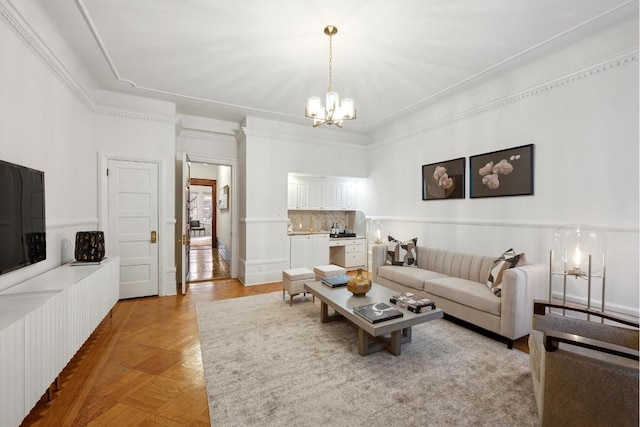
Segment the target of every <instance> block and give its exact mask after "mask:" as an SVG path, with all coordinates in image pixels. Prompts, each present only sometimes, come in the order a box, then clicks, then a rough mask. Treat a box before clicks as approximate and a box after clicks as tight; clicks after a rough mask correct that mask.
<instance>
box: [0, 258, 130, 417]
mask: <svg viewBox="0 0 640 427" xmlns="http://www.w3.org/2000/svg"><path fill="white" fill-rule="evenodd" d="M119 267H120V262H119V259H118V258H112V259H107V260H106V261H104V262H103V263H102V264H101V265H90V266H77V267H72V266H71V265H69V264H67V265H63V266H61V267H58V268H55V269H53V270H51V271H49V272H47V273H44V274H42V275H40V276H37V277H34V278H32V279H29V280H27V281H25V282H23V283H20V284H18V285H16V286H13V287H11V288H9V289H7V290H5V291H3V292H0V414H2V417H1V418H0V427H5V426H6V427H9V426H18V425H20V423H21V422H22V420H23V419H24V417H26V416H27V415H28V414H29V412H30V411H31V409H32V408H33V407H34V406H35V404H36V403H37V402H38V400H40V397H41V396H42V395H43V394H44V392H45V391H46V390H47V388H48V387H49V386H50V385H51V383H53V382H54V381H55V379H56V377H57V376H58V375H59V374H60V372H61V371H62V370H63V369H64V367H65V366H66V365H67V363H68V362H69V361H70V360H71V358H72V357H73V356H74V355H75V353H76V352H77V351H78V349H80V347H82V345H83V344H84V342H85V341H86V340H87V338H89V336H90V335H91V333H92V332H93V331H94V330H95V328H96V327H97V326H98V324H99V323H100V322H101V321H102V319H104V317H105V316H106V315H107V314H108V313H109V311H110V310H111V308H113V306H114V305H115V303H116V302H117V301H118V295H119V282H120V278H119V271H120V268H119Z"/></svg>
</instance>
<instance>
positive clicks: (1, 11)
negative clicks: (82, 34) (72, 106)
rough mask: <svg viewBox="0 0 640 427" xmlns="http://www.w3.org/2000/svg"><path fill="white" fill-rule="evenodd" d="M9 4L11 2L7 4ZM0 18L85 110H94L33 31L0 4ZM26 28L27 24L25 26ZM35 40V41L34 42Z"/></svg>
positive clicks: (88, 98)
mask: <svg viewBox="0 0 640 427" xmlns="http://www.w3.org/2000/svg"><path fill="white" fill-rule="evenodd" d="M9 4H11V2H9ZM11 6H12V7H13V10H14V13H15V14H16V15H17V16H20V18H21V21H22V22H26V21H25V19H24V18H23V17H22V16H21V15H20V13H19V12H18V11H17V9H16V8H15V6H13V5H11ZM0 18H1V19H2V20H3V21H4V22H5V23H6V24H7V26H8V27H9V29H11V30H12V31H13V32H14V33H15V34H16V35H17V36H18V39H20V40H21V41H22V42H23V43H24V44H25V45H26V46H27V47H28V48H29V49H30V50H31V51H32V52H33V53H34V54H35V55H36V57H37V58H38V59H40V61H42V63H43V64H44V65H45V66H46V67H47V68H48V69H49V70H50V71H51V72H53V74H54V75H55V76H56V77H57V78H58V80H60V82H61V83H62V84H63V85H64V86H65V87H66V88H67V89H68V90H69V92H71V94H72V95H73V96H75V97H76V98H77V99H78V100H79V101H80V102H81V103H82V105H84V106H85V107H86V108H87V110H89V111H92V110H93V108H94V104H93V101H92V100H91V98H90V97H89V95H88V94H87V92H86V91H85V90H84V89H83V88H82V86H81V85H80V84H79V83H78V81H77V80H76V79H75V78H74V77H73V76H72V75H71V73H69V71H68V70H67V69H66V68H65V67H64V65H62V62H61V61H60V60H58V58H57V57H56V56H55V55H54V54H53V52H52V51H51V49H49V48H48V47H47V46H46V44H45V43H44V42H43V41H42V39H40V38H39V37H38V36H37V35H36V33H35V31H33V29H31V28H29V31H27V30H26V29H25V26H23V25H21V23H20V22H18V20H17V19H15V18H14V16H13V15H12V14H11V12H9V11H8V10H7V9H6V8H5V7H3V5H2V4H0ZM26 26H28V24H27V25H26ZM36 39H37V40H36Z"/></svg>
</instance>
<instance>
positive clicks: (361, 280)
mask: <svg viewBox="0 0 640 427" xmlns="http://www.w3.org/2000/svg"><path fill="white" fill-rule="evenodd" d="M347 289H348V290H349V292H351V293H352V294H353V295H354V296H356V297H363V296H365V295H366V294H367V292H369V291H370V290H371V279H367V278H366V277H364V276H363V275H362V269H361V268H359V269H358V273H357V274H356V277H354V278H353V279H351V280H349V281H348V282H347Z"/></svg>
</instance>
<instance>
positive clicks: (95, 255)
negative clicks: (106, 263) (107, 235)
mask: <svg viewBox="0 0 640 427" xmlns="http://www.w3.org/2000/svg"><path fill="white" fill-rule="evenodd" d="M104 254H105V250H104V232H102V231H78V232H77V233H76V253H75V257H76V261H80V262H82V261H102V259H103V258H104Z"/></svg>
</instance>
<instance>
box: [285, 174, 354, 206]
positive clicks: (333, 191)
mask: <svg viewBox="0 0 640 427" xmlns="http://www.w3.org/2000/svg"><path fill="white" fill-rule="evenodd" d="M357 196H358V195H357V186H356V183H355V182H353V181H350V180H346V179H342V178H314V177H305V178H291V177H290V178H289V181H288V183H287V209H289V210H295V209H299V210H320V209H323V210H356V209H357V207H358V206H357V201H358V197H357Z"/></svg>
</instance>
